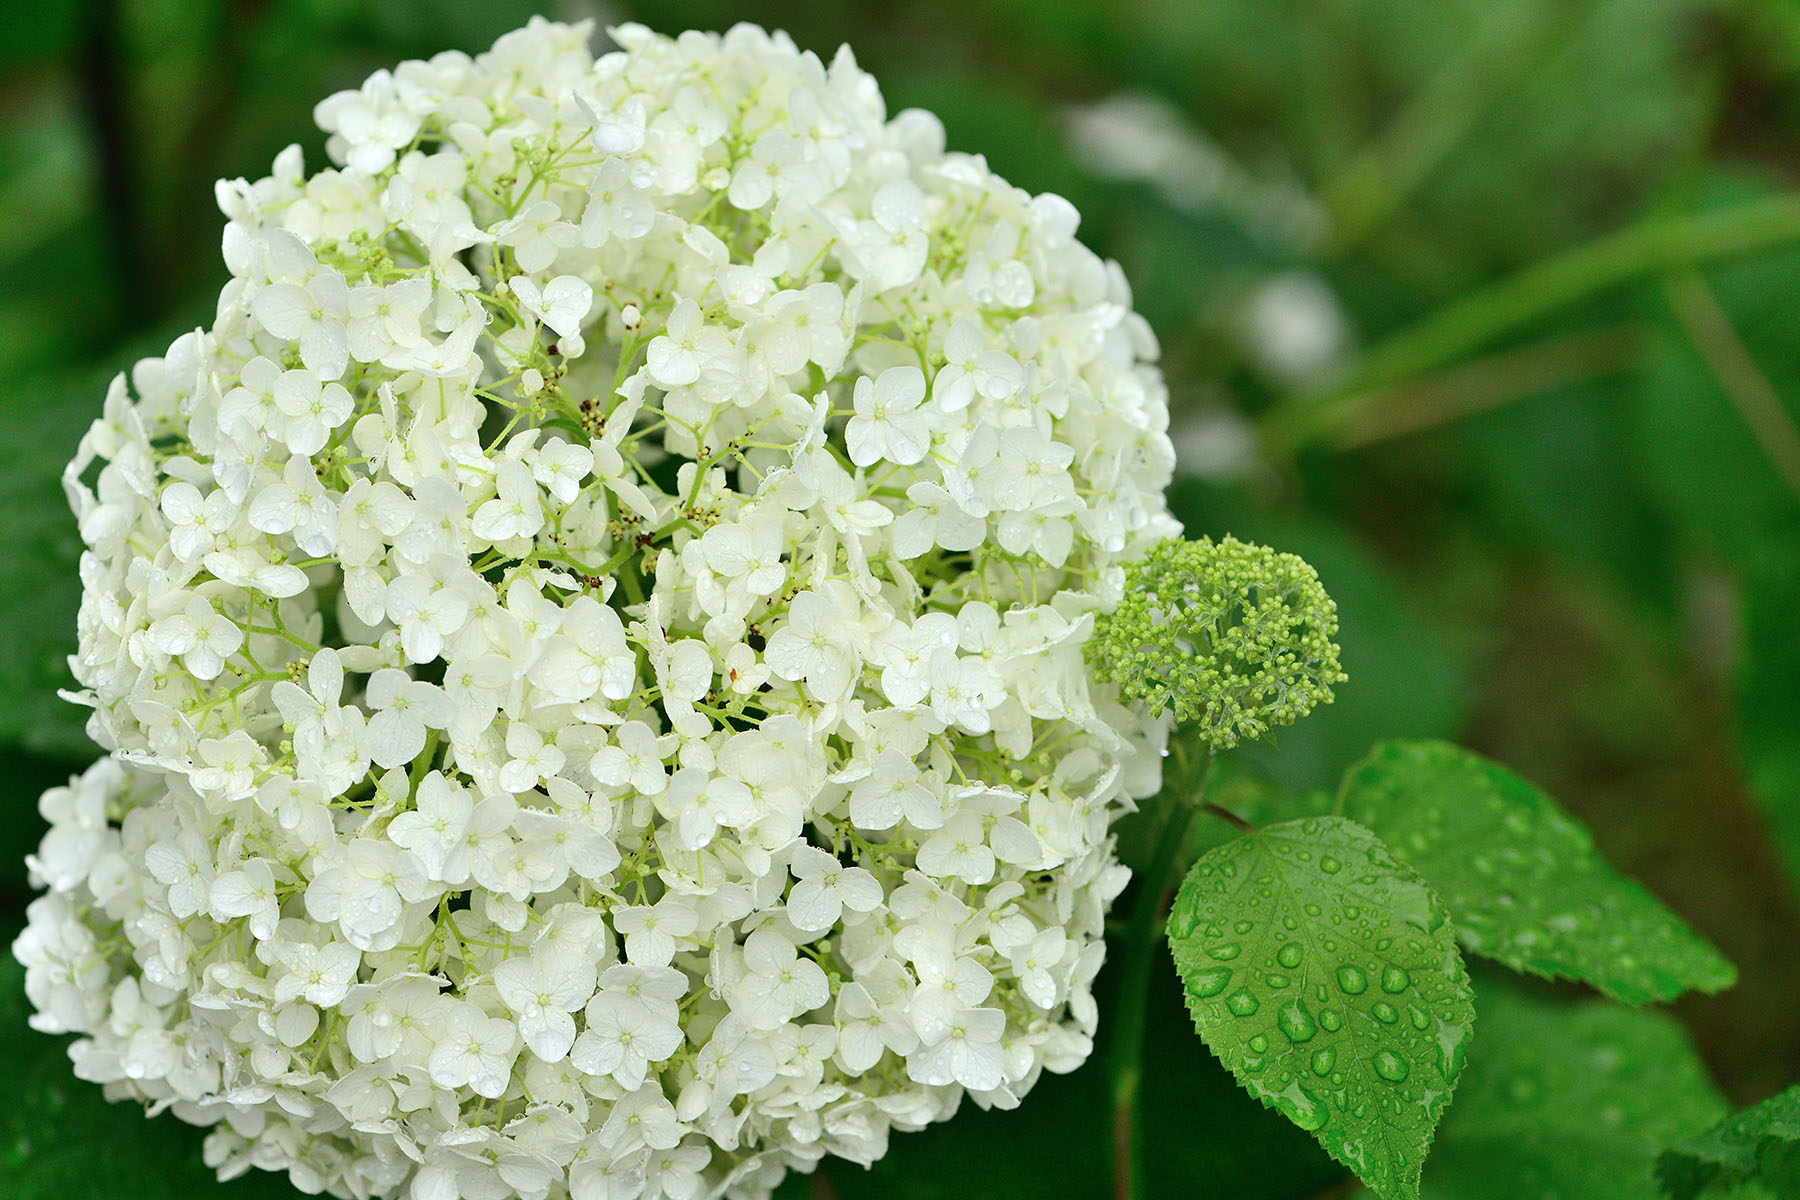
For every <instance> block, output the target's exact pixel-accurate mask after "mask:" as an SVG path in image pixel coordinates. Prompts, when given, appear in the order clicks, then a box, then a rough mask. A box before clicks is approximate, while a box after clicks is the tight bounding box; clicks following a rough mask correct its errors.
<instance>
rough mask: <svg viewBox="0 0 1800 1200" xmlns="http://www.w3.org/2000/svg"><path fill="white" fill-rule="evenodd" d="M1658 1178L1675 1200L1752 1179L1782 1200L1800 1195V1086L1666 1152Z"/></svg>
mask: <svg viewBox="0 0 1800 1200" xmlns="http://www.w3.org/2000/svg"><path fill="white" fill-rule="evenodd" d="M1656 1176H1657V1179H1658V1180H1659V1181H1661V1183H1662V1185H1663V1190H1664V1191H1665V1192H1667V1193H1668V1194H1669V1195H1670V1196H1673V1197H1674V1198H1675V1200H1695V1197H1698V1196H1701V1195H1703V1194H1706V1193H1708V1192H1712V1193H1720V1192H1724V1191H1726V1190H1727V1189H1730V1188H1735V1187H1738V1186H1740V1185H1742V1184H1746V1183H1750V1182H1752V1181H1755V1182H1758V1183H1761V1184H1762V1185H1763V1186H1764V1187H1765V1188H1767V1189H1768V1190H1769V1191H1770V1192H1771V1193H1773V1194H1774V1195H1775V1196H1777V1197H1779V1198H1780V1200H1795V1197H1800V1086H1795V1087H1791V1088H1789V1089H1788V1090H1787V1091H1785V1092H1782V1093H1780V1094H1779V1095H1775V1096H1771V1097H1769V1098H1768V1099H1767V1100H1764V1101H1763V1102H1762V1103H1761V1104H1754V1105H1752V1106H1750V1107H1749V1108H1746V1109H1743V1110H1741V1111H1739V1112H1735V1113H1732V1114H1731V1115H1730V1116H1729V1117H1726V1118H1725V1119H1724V1120H1723V1121H1720V1122H1719V1123H1718V1124H1717V1125H1715V1126H1713V1127H1712V1128H1711V1129H1709V1130H1707V1131H1706V1132H1705V1133H1702V1134H1700V1135H1699V1136H1697V1137H1693V1138H1689V1139H1688V1140H1687V1141H1685V1142H1682V1143H1681V1144H1680V1145H1678V1146H1675V1147H1673V1148H1671V1149H1669V1150H1665V1151H1664V1152H1663V1154H1662V1157H1661V1158H1660V1159H1659V1160H1658V1161H1657V1165H1656Z"/></svg>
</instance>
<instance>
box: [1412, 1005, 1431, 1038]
mask: <svg viewBox="0 0 1800 1200" xmlns="http://www.w3.org/2000/svg"><path fill="white" fill-rule="evenodd" d="M1406 1015H1407V1017H1408V1019H1410V1020H1411V1021H1412V1027H1413V1028H1414V1029H1417V1030H1418V1031H1419V1032H1420V1033H1424V1032H1425V1031H1426V1030H1427V1029H1429V1028H1431V1016H1430V1014H1429V1013H1427V1012H1426V1011H1425V1010H1424V1009H1422V1008H1420V1007H1419V1006H1418V1005H1416V1004H1409V1005H1407V1006H1406Z"/></svg>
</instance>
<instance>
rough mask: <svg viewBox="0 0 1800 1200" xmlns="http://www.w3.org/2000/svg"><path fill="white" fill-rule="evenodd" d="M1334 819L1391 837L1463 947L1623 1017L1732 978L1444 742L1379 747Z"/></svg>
mask: <svg viewBox="0 0 1800 1200" xmlns="http://www.w3.org/2000/svg"><path fill="white" fill-rule="evenodd" d="M1338 811H1339V812H1341V813H1342V814H1343V815H1344V816H1346V817H1349V818H1350V819H1351V820H1353V821H1360V822H1362V823H1363V824H1364V825H1367V826H1368V827H1369V828H1371V829H1373V830H1375V831H1376V832H1377V833H1379V834H1380V835H1381V836H1382V837H1383V838H1385V839H1386V840H1387V842H1388V844H1389V845H1390V846H1392V847H1393V849H1394V853H1395V854H1396V855H1398V856H1399V857H1401V858H1402V859H1404V860H1405V861H1406V862H1407V863H1409V864H1410V865H1411V866H1412V867H1413V868H1415V869H1416V870H1417V871H1418V872H1419V873H1420V874H1421V875H1423V876H1424V877H1425V878H1426V879H1428V880H1430V881H1431V885H1432V886H1433V887H1434V888H1436V889H1437V890H1438V893H1439V894H1440V895H1441V896H1443V898H1444V903H1445V905H1446V906H1447V907H1448V908H1449V910H1450V914H1451V916H1452V917H1453V918H1454V919H1455V922H1456V934H1457V937H1458V938H1460V939H1461V941H1462V944H1463V945H1464V946H1465V947H1467V948H1468V949H1469V950H1471V951H1473V952H1474V953H1476V954H1481V955H1485V956H1486V957H1489V958H1493V959H1496V960H1498V961H1500V962H1503V963H1505V964H1506V965H1507V966H1509V967H1512V968H1513V969H1515V970H1519V971H1530V972H1532V973H1534V974H1538V975H1543V976H1546V977H1551V978H1558V977H1560V978H1569V979H1579V980H1582V981H1584V982H1587V983H1591V984H1593V985H1594V986H1595V987H1597V988H1599V989H1600V990H1601V991H1602V992H1605V993H1606V994H1607V995H1609V996H1611V997H1613V998H1614V999H1617V1000H1623V1001H1625V1002H1626V1003H1628V1004H1641V1003H1644V1002H1646V1001H1650V1000H1670V999H1673V998H1674V997H1676V996H1679V995H1680V994H1681V993H1682V992H1684V991H1687V990H1689V989H1691V988H1698V989H1700V990H1701V991H1706V992H1715V991H1718V990H1719V989H1721V988H1726V987H1730V986H1731V984H1732V983H1733V982H1734V981H1735V980H1736V978H1737V971H1736V970H1735V969H1734V968H1733V967H1732V965H1731V964H1730V963H1729V962H1727V961H1726V960H1725V959H1724V958H1723V957H1721V956H1720V954H1719V952H1718V951H1717V950H1715V949H1713V947H1712V946H1711V945H1710V944H1709V943H1708V942H1707V941H1706V940H1705V939H1704V938H1702V937H1700V935H1699V934H1697V933H1695V932H1694V931H1693V930H1692V929H1690V928H1688V926H1687V924H1686V923H1685V922H1683V921H1682V920H1681V918H1679V917H1677V916H1676V915H1675V914H1674V913H1672V912H1670V911H1669V910H1668V909H1667V908H1665V907H1663V905H1662V904H1661V902H1659V901H1658V900H1657V899H1656V898H1655V897H1654V896H1652V895H1651V894H1650V893H1649V892H1647V891H1645V890H1644V889H1643V887H1641V886H1640V885H1639V884H1637V883H1635V882H1633V881H1632V880H1630V879H1627V878H1626V877H1625V876H1623V875H1621V874H1619V873H1618V872H1617V871H1615V870H1613V869H1612V868H1611V867H1610V866H1608V865H1607V864H1606V862H1605V860H1604V859H1602V858H1601V857H1600V855H1599V854H1598V853H1597V852H1596V851H1595V850H1594V843H1593V839H1592V838H1590V837H1589V836H1588V832H1587V830H1585V829H1583V828H1582V827H1581V826H1580V825H1579V824H1578V823H1576V821H1575V820H1573V819H1572V818H1571V817H1569V816H1568V815H1567V814H1566V813H1564V812H1563V811H1562V810H1561V809H1559V808H1557V807H1556V804H1555V802H1554V801H1552V800H1551V799H1550V798H1549V797H1548V796H1546V795H1544V793H1542V792H1541V791H1539V790H1538V789H1537V788H1535V787H1533V786H1532V785H1531V784H1530V783H1527V782H1526V781H1525V780H1523V779H1521V778H1519V776H1517V775H1515V774H1513V773H1512V772H1511V771H1509V770H1507V769H1506V768H1505V767H1502V766H1500V765H1499V764H1498V763H1495V762H1491V761H1489V760H1488V759H1485V758H1482V757H1481V756H1480V755H1477V754H1471V753H1470V752H1469V751H1467V750H1463V749H1461V748H1460V747H1457V746H1452V745H1450V744H1449V743H1447V742H1404V741H1396V742H1383V743H1381V744H1379V745H1377V746H1376V747H1375V749H1374V750H1372V751H1371V752H1370V753H1369V756H1368V757H1367V758H1365V759H1363V760H1362V762H1360V763H1358V764H1357V765H1356V766H1354V767H1352V768H1351V769H1350V771H1349V772H1348V773H1347V774H1346V775H1345V776H1344V784H1343V789H1342V791H1341V792H1340V793H1339V797H1338Z"/></svg>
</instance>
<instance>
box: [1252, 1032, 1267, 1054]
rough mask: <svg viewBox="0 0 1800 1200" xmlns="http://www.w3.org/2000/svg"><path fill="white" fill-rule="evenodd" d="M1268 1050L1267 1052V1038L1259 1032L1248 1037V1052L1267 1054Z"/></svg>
mask: <svg viewBox="0 0 1800 1200" xmlns="http://www.w3.org/2000/svg"><path fill="white" fill-rule="evenodd" d="M1268 1052H1269V1039H1268V1038H1267V1037H1265V1036H1263V1035H1262V1034H1260V1033H1259V1034H1257V1035H1256V1036H1255V1037H1253V1038H1251V1039H1250V1053H1252V1054H1267V1053H1268Z"/></svg>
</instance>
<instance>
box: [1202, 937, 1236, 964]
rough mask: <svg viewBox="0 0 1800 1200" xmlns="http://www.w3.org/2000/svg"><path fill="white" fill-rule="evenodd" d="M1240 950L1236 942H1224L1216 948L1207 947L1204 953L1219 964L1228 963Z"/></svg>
mask: <svg viewBox="0 0 1800 1200" xmlns="http://www.w3.org/2000/svg"><path fill="white" fill-rule="evenodd" d="M1241 949H1242V948H1241V947H1240V946H1239V945H1238V944H1237V943H1236V942H1224V943H1222V944H1220V945H1217V946H1208V947H1207V948H1206V952H1207V954H1209V955H1211V956H1212V957H1213V958H1216V959H1218V960H1219V961H1220V962H1230V961H1231V960H1232V959H1234V958H1236V957H1237V956H1238V954H1239V953H1240V951H1241Z"/></svg>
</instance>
